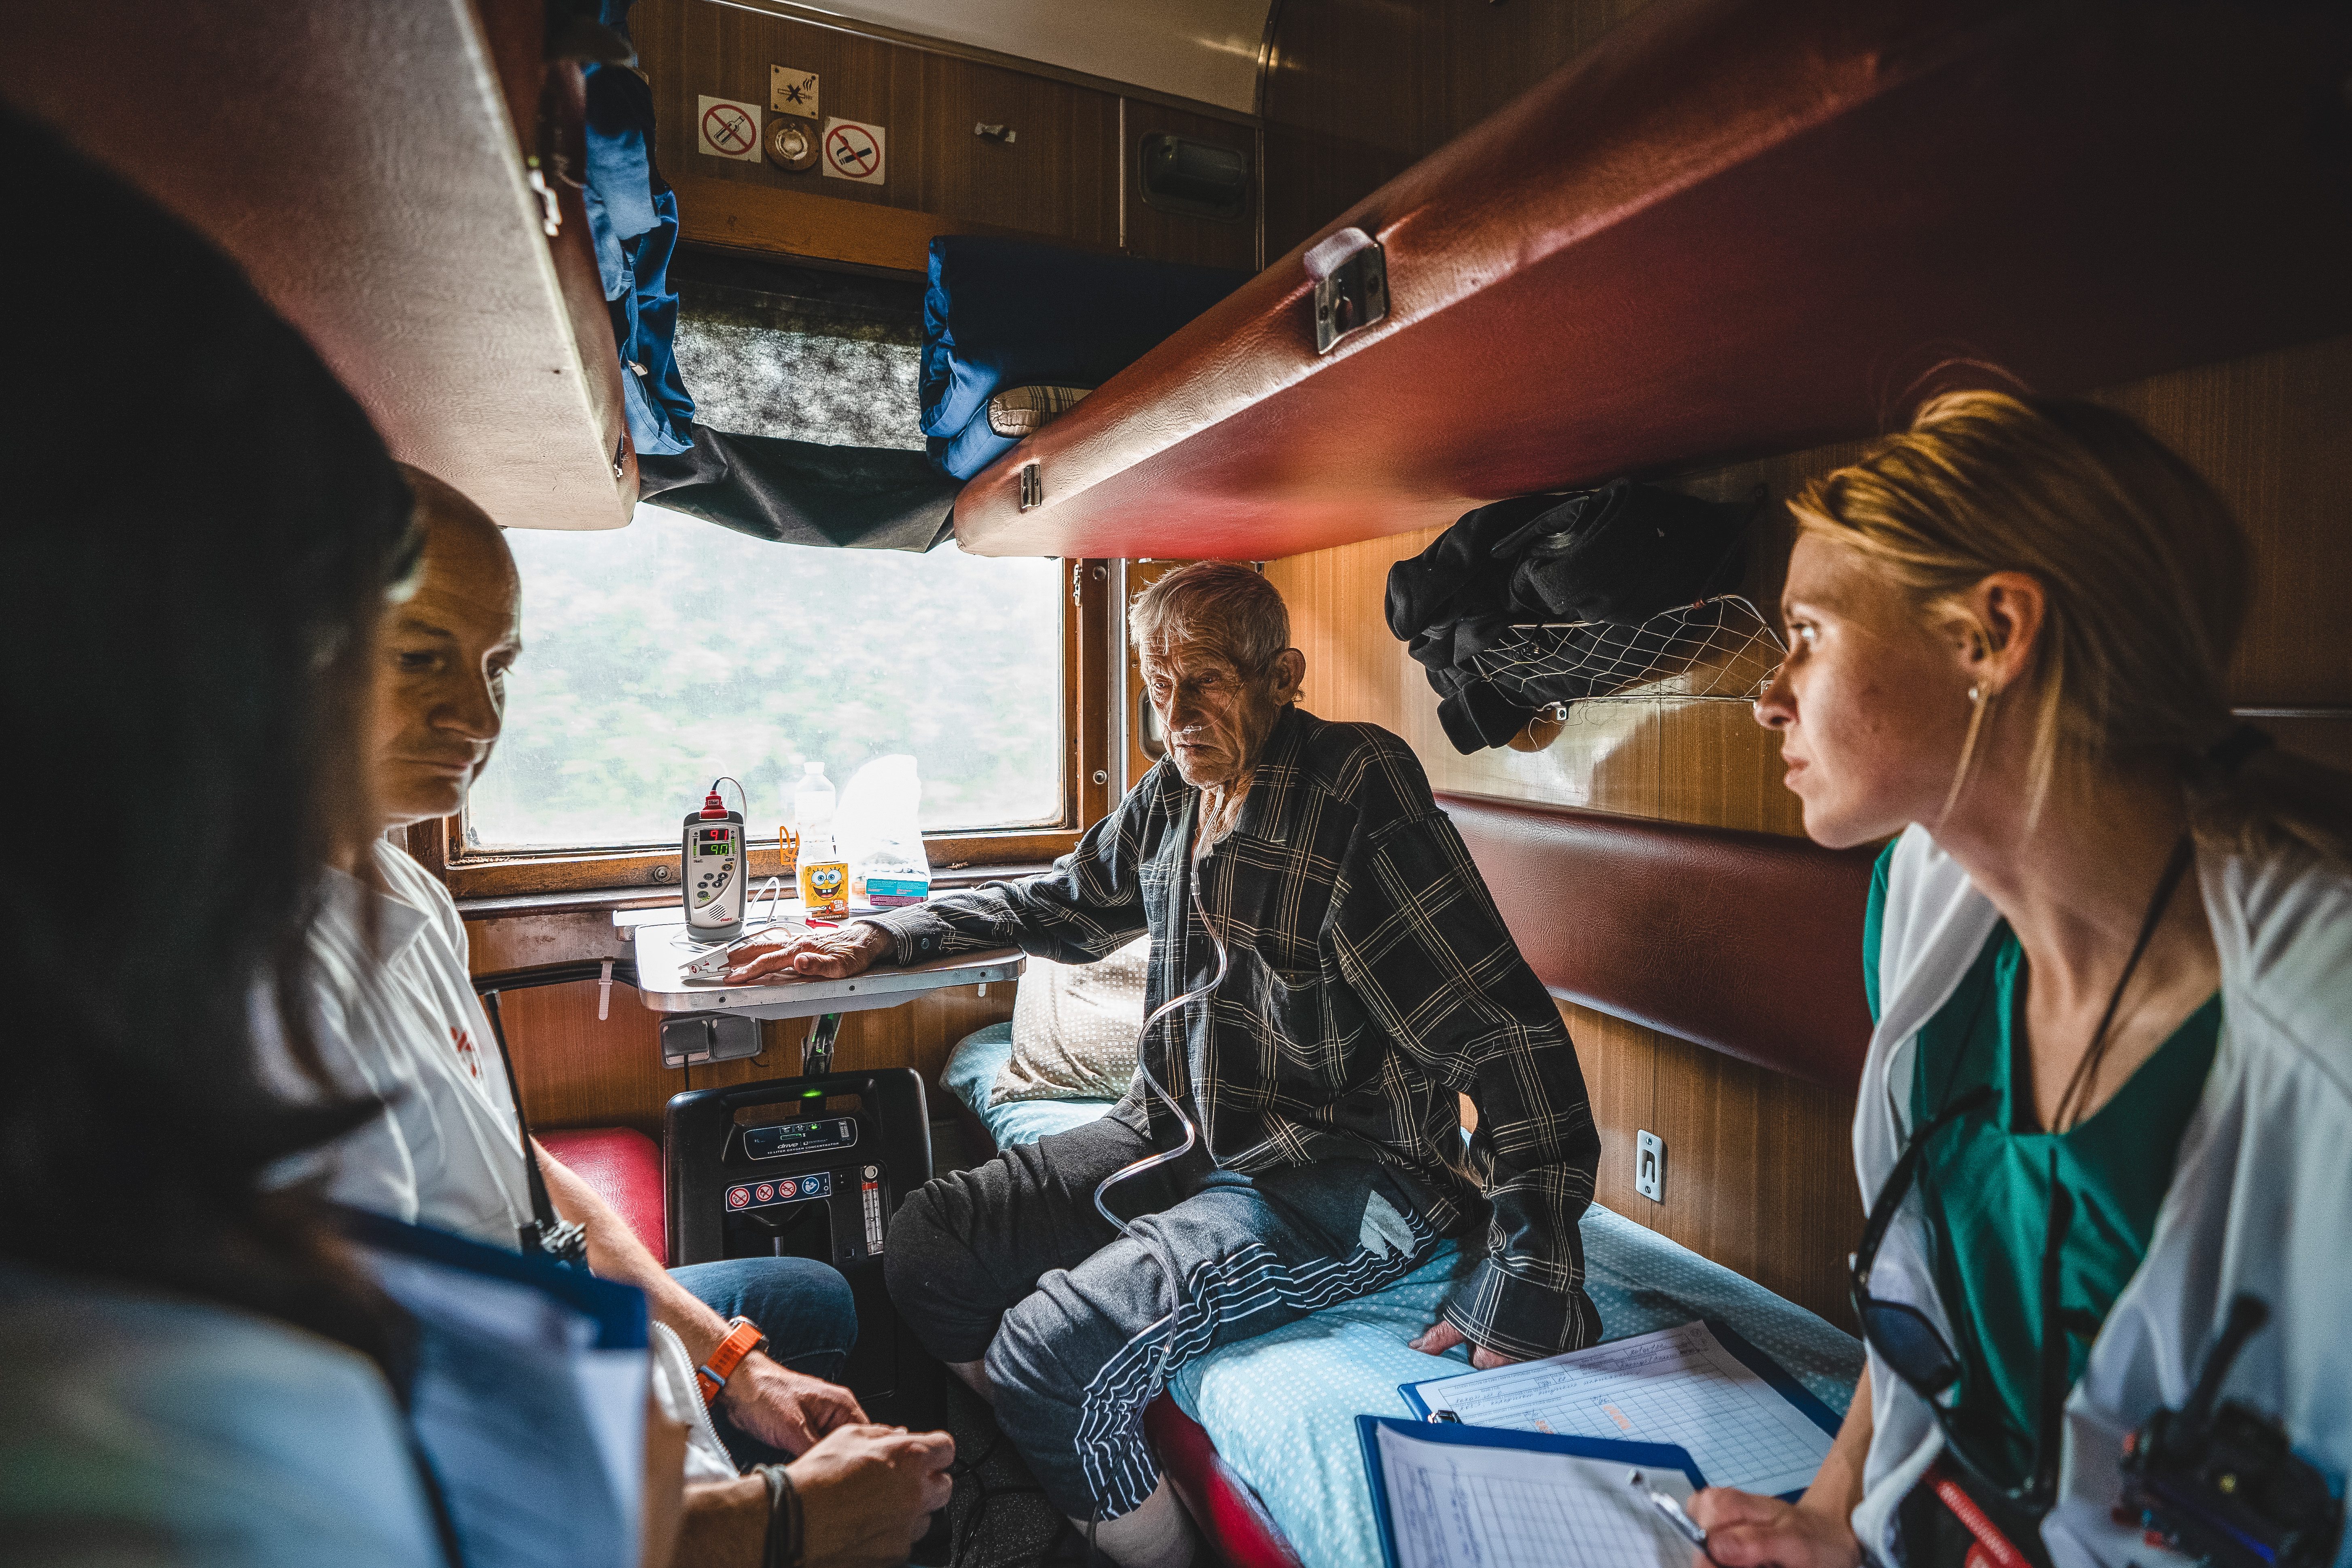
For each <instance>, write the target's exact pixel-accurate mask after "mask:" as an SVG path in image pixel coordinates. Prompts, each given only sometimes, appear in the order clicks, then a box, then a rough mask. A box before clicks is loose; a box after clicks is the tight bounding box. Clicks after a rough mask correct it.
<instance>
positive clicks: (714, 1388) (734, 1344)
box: [694, 1318, 768, 1409]
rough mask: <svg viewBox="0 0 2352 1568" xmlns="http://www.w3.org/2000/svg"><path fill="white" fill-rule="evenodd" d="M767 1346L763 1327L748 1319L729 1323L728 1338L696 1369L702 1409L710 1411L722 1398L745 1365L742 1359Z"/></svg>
mask: <svg viewBox="0 0 2352 1568" xmlns="http://www.w3.org/2000/svg"><path fill="white" fill-rule="evenodd" d="M767 1342H768V1339H767V1336H766V1335H765V1334H762V1333H761V1332H760V1325H759V1324H757V1323H755V1322H753V1321H751V1319H749V1318H730V1319H728V1320H727V1337H726V1338H725V1339H723V1340H720V1341H719V1348H718V1349H716V1350H714V1351H712V1352H710V1359H709V1361H707V1362H704V1363H702V1364H701V1365H700V1366H698V1367H696V1368H695V1369H694V1382H695V1386H696V1387H698V1388H699V1389H700V1390H701V1391H702V1404H703V1408H705V1409H709V1407H710V1406H711V1405H713V1404H715V1403H716V1402H717V1400H718V1398H719V1390H721V1389H723V1388H725V1387H726V1386H727V1380H728V1379H729V1378H730V1377H733V1376H734V1375H735V1369H736V1368H737V1367H740V1366H741V1365H742V1364H743V1358H744V1357H745V1356H747V1355H750V1354H751V1352H753V1351H755V1350H758V1349H760V1348H761V1347H762V1346H764V1345H765V1344H766V1343H767Z"/></svg>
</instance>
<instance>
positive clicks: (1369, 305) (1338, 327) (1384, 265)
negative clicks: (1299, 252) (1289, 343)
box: [1307, 228, 1389, 354]
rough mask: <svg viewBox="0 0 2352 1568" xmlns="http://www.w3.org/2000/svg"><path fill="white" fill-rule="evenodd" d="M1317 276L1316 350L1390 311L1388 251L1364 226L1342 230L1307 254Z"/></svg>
mask: <svg viewBox="0 0 2352 1568" xmlns="http://www.w3.org/2000/svg"><path fill="white" fill-rule="evenodd" d="M1307 276H1308V277H1309V278H1312V279H1315V352H1316V353H1318V354H1325V353H1330V352H1331V345H1332V344H1333V343H1336V342H1339V340H1340V339H1341V338H1344V337H1346V336H1347V335H1348V334H1349V332H1353V331H1360V330H1362V329H1363V328H1365V327H1369V326H1370V325H1371V324H1372V323H1373V322H1374V321H1381V320H1382V319H1383V318H1385V317H1386V316H1387V315H1388V313H1389V263H1388V253H1387V252H1386V251H1384V250H1382V249H1381V242H1380V241H1379V240H1377V239H1374V238H1373V237H1371V236H1370V235H1369V234H1366V233H1365V232H1364V231H1363V230H1362V229H1360V228H1343V229H1341V230H1340V231H1339V233H1337V234H1335V235H1332V236H1330V237H1328V238H1327V239H1325V240H1324V241H1323V242H1322V243H1321V244H1319V245H1318V246H1317V247H1315V248H1314V249H1312V250H1310V251H1308V252H1307Z"/></svg>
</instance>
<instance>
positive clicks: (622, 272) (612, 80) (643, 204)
mask: <svg viewBox="0 0 2352 1568" xmlns="http://www.w3.org/2000/svg"><path fill="white" fill-rule="evenodd" d="M627 13H628V5H627V3H626V0H607V4H606V5H604V21H605V22H606V24H607V25H608V26H615V27H618V28H619V29H620V30H621V31H623V32H624V33H625V32H626V31H627V26H626V20H627ZM586 76H587V83H588V124H587V143H588V148H587V151H588V179H587V187H588V188H587V190H586V191H585V192H584V193H583V200H584V201H585V203H586V205H587V207H588V235H589V238H590V239H591V240H592V241H593V243H594V245H595V247H596V269H597V271H598V272H599V273H600V274H602V276H603V278H604V299H605V302H606V304H607V306H608V307H609V308H610V310H611V311H612V314H613V340H614V343H615V344H616V345H617V347H618V349H619V351H620V355H621V390H622V399H623V402H624V403H625V405H626V407H627V413H628V417H629V440H630V442H631V444H632V445H634V446H635V447H636V449H637V452H638V454H639V455H640V456H655V457H664V456H670V455H674V454H676V453H679V452H683V451H686V450H688V449H689V448H690V447H692V446H693V444H694V442H693V437H692V436H691V435H690V434H689V433H688V424H689V423H690V422H691V421H692V420H693V418H694V399H693V397H692V396H690V395H688V392H687V390H686V383H685V382H684V381H683V380H682V379H680V377H679V375H678V374H677V354H676V353H675V352H673V349H672V343H673V342H674V340H675V338H676V336H677V291H676V290H675V289H671V288H670V286H669V262H670V254H671V252H672V251H674V250H675V249H676V248H677V195H675V194H674V193H673V192H672V191H671V190H670V188H669V182H668V181H667V180H665V179H663V178H662V177H661V174H660V172H659V171H658V170H656V168H655V167H654V145H653V131H654V100H653V89H650V88H648V87H647V86H646V83H645V79H643V78H641V77H639V76H638V75H637V74H636V73H635V71H632V70H629V69H627V68H625V67H622V66H606V65H592V66H590V67H588V68H587V72H586Z"/></svg>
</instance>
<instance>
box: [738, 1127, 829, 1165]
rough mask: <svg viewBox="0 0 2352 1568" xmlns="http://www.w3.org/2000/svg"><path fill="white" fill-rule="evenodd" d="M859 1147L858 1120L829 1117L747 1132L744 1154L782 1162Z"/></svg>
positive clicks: (744, 1133) (752, 1129)
mask: <svg viewBox="0 0 2352 1568" xmlns="http://www.w3.org/2000/svg"><path fill="white" fill-rule="evenodd" d="M856 1146H857V1119H856V1117H852V1116H827V1117H824V1118H822V1119H819V1120H815V1121H773V1122H770V1123H769V1124H768V1125H767V1126H765V1127H746V1128H745V1129H743V1152H744V1153H745V1154H747V1155H749V1156H750V1157H751V1158H752V1159H754V1160H782V1159H785V1158H787V1157H788V1156H791V1155H793V1154H813V1153H814V1152H817V1151H818V1150H820V1149H854V1148H856Z"/></svg>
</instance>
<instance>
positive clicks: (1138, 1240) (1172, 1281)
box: [1095, 860, 1226, 1397]
mask: <svg viewBox="0 0 2352 1568" xmlns="http://www.w3.org/2000/svg"><path fill="white" fill-rule="evenodd" d="M1192 910H1193V912H1194V913H1196V914H1198V915H1199V916H1200V917H1201V924H1202V927H1203V928H1204V929H1205V930H1206V931H1208V933H1209V941H1210V942H1211V943H1212V944H1213V946H1214V947H1215V948H1216V950H1217V972H1216V973H1214V974H1212V975H1211V976H1209V979H1208V983H1207V984H1204V985H1201V986H1197V987H1195V988H1194V989H1192V990H1191V991H1187V992H1185V993H1184V994H1182V995H1181V996H1171V997H1170V998H1169V999H1168V1000H1167V1001H1165V1002H1162V1003H1161V1004H1160V1005H1159V1006H1157V1007H1155V1008H1153V1009H1152V1011H1151V1016H1150V1017H1148V1018H1146V1019H1144V1020H1143V1027H1142V1029H1141V1030H1140V1031H1139V1032H1138V1034H1137V1035H1136V1037H1135V1070H1136V1071H1137V1072H1138V1073H1139V1074H1141V1075H1142V1078H1143V1081H1144V1082H1145V1083H1146V1084H1148V1085H1150V1089H1151V1091H1152V1092H1153V1093H1154V1094H1157V1095H1158V1096H1159V1097H1160V1099H1161V1100H1164V1101H1166V1102H1167V1105H1168V1110H1169V1111H1170V1113H1171V1115H1173V1116H1174V1117H1175V1118H1176V1120H1177V1121H1181V1122H1182V1123H1183V1125H1184V1142H1181V1143H1180V1144H1178V1145H1177V1146H1176V1147H1175V1148H1173V1149H1170V1150H1167V1151H1166V1152H1161V1153H1157V1154H1147V1155H1145V1156H1144V1157H1143V1158H1142V1159H1140V1160H1138V1161H1136V1162H1135V1163H1133V1164H1130V1165H1122V1166H1120V1167H1119V1168H1118V1170H1116V1171H1113V1172H1112V1173H1110V1174H1109V1175H1108V1176H1105V1177H1104V1178H1103V1179H1102V1184H1101V1185H1099V1186H1097V1187H1096V1188H1095V1208H1096V1209H1097V1211H1098V1212H1099V1213H1100V1214H1101V1215H1102V1216H1103V1218H1105V1219H1107V1220H1108V1221H1110V1223H1111V1224H1112V1225H1114V1226H1118V1233H1119V1234H1120V1235H1121V1236H1124V1237H1127V1238H1128V1239H1129V1241H1132V1242H1134V1243H1135V1244H1136V1245H1137V1246H1139V1247H1142V1248H1143V1249H1144V1250H1145V1251H1146V1252H1149V1253H1150V1254H1151V1260H1152V1261H1153V1262H1154V1263H1157V1264H1158V1265H1159V1266H1160V1278H1161V1279H1164V1280H1166V1281H1167V1284H1168V1316H1167V1317H1166V1318H1165V1319H1164V1320H1162V1321H1165V1322H1166V1323H1167V1325H1168V1331H1167V1333H1166V1334H1164V1335H1162V1336H1161V1338H1160V1359H1159V1364H1158V1365H1156V1366H1154V1367H1153V1369H1152V1374H1151V1394H1158V1393H1159V1391H1160V1384H1161V1381H1162V1380H1163V1379H1164V1378H1165V1377H1166V1375H1167V1370H1168V1367H1167V1359H1168V1350H1169V1348H1170V1347H1171V1345H1173V1344H1174V1342H1175V1340H1176V1329H1177V1324H1178V1320H1179V1318H1180V1317H1181V1313H1182V1311H1183V1309H1184V1297H1183V1282H1182V1281H1181V1280H1180V1279H1177V1278H1176V1269H1175V1268H1174V1266H1173V1265H1172V1264H1171V1263H1170V1261H1169V1260H1168V1258H1166V1256H1164V1254H1163V1253H1162V1252H1161V1251H1160V1249H1159V1248H1157V1247H1153V1246H1152V1244H1151V1243H1150V1242H1149V1241H1146V1240H1145V1239H1144V1238H1143V1237H1139V1236H1138V1235H1136V1234H1135V1227H1134V1226H1131V1225H1129V1224H1128V1222H1127V1221H1125V1220H1123V1219H1121V1218H1119V1217H1118V1215H1115V1214H1113V1213H1111V1212H1110V1205H1109V1204H1108V1203H1107V1202H1105V1201H1104V1200H1105V1197H1106V1195H1107V1194H1108V1193H1109V1192H1110V1190H1111V1189H1112V1188H1113V1187H1115V1186H1117V1185H1118V1184H1119V1183H1121V1182H1124V1181H1129V1180H1130V1179H1132V1178H1134V1177H1137V1176H1139V1175H1141V1174H1143V1173H1144V1172H1146V1171H1156V1170H1158V1169H1159V1168H1160V1166H1162V1165H1166V1164H1170V1163H1173V1162H1175V1161H1177V1160H1181V1159H1182V1158H1183V1157H1184V1156H1185V1155H1187V1154H1189V1153H1191V1152H1192V1146H1193V1145H1194V1144H1195V1143H1198V1142H1200V1141H1201V1132H1200V1129H1199V1128H1197V1127H1195V1126H1194V1125H1193V1124H1192V1118H1191V1117H1189V1116H1187V1115H1185V1114H1184V1107H1183V1106H1182V1105H1181V1103H1179V1102H1178V1100H1177V1099H1176V1097H1175V1096H1174V1095H1172V1094H1171V1093H1169V1092H1168V1088H1167V1086H1166V1085H1165V1084H1163V1083H1161V1082H1160V1080H1159V1079H1156V1078H1154V1077H1153V1076H1152V1075H1151V1065H1150V1051H1149V1046H1150V1039H1151V1028H1152V1026H1153V1025H1155V1024H1157V1023H1159V1022H1160V1019H1162V1018H1165V1017H1166V1016H1168V1015H1169V1014H1171V1013H1173V1012H1175V1011H1177V1010H1178V1009H1179V1008H1181V1007H1185V1006H1189V1005H1192V1003H1194V1002H1198V1001H1201V1000H1203V999H1204V998H1206V997H1208V996H1210V995H1212V994H1214V993H1215V991H1216V989H1217V987H1218V986H1219V985H1222V984H1224V979H1225V968H1226V952H1225V939H1224V938H1223V937H1222V936H1220V935H1218V934H1217V926H1216V922H1215V921H1212V920H1211V919H1209V910H1208V908H1207V906H1206V905H1204V904H1203V903H1202V901H1201V866H1200V862H1199V861H1197V860H1196V861H1194V862H1193V863H1192ZM1198 1076H1199V1075H1198V1073H1197V1072H1196V1073H1195V1074H1194V1077H1195V1079H1196V1080H1197V1079H1198ZM1193 1092H1195V1093H1196V1094H1197V1093H1198V1092H1199V1085H1198V1083H1197V1081H1196V1082H1195V1084H1194V1086H1193ZM1210 1157H1211V1158H1212V1159H1214V1158H1215V1155H1214V1154H1213V1153H1212V1154H1211V1156H1210ZM1147 1397H1149V1395H1147Z"/></svg>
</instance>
